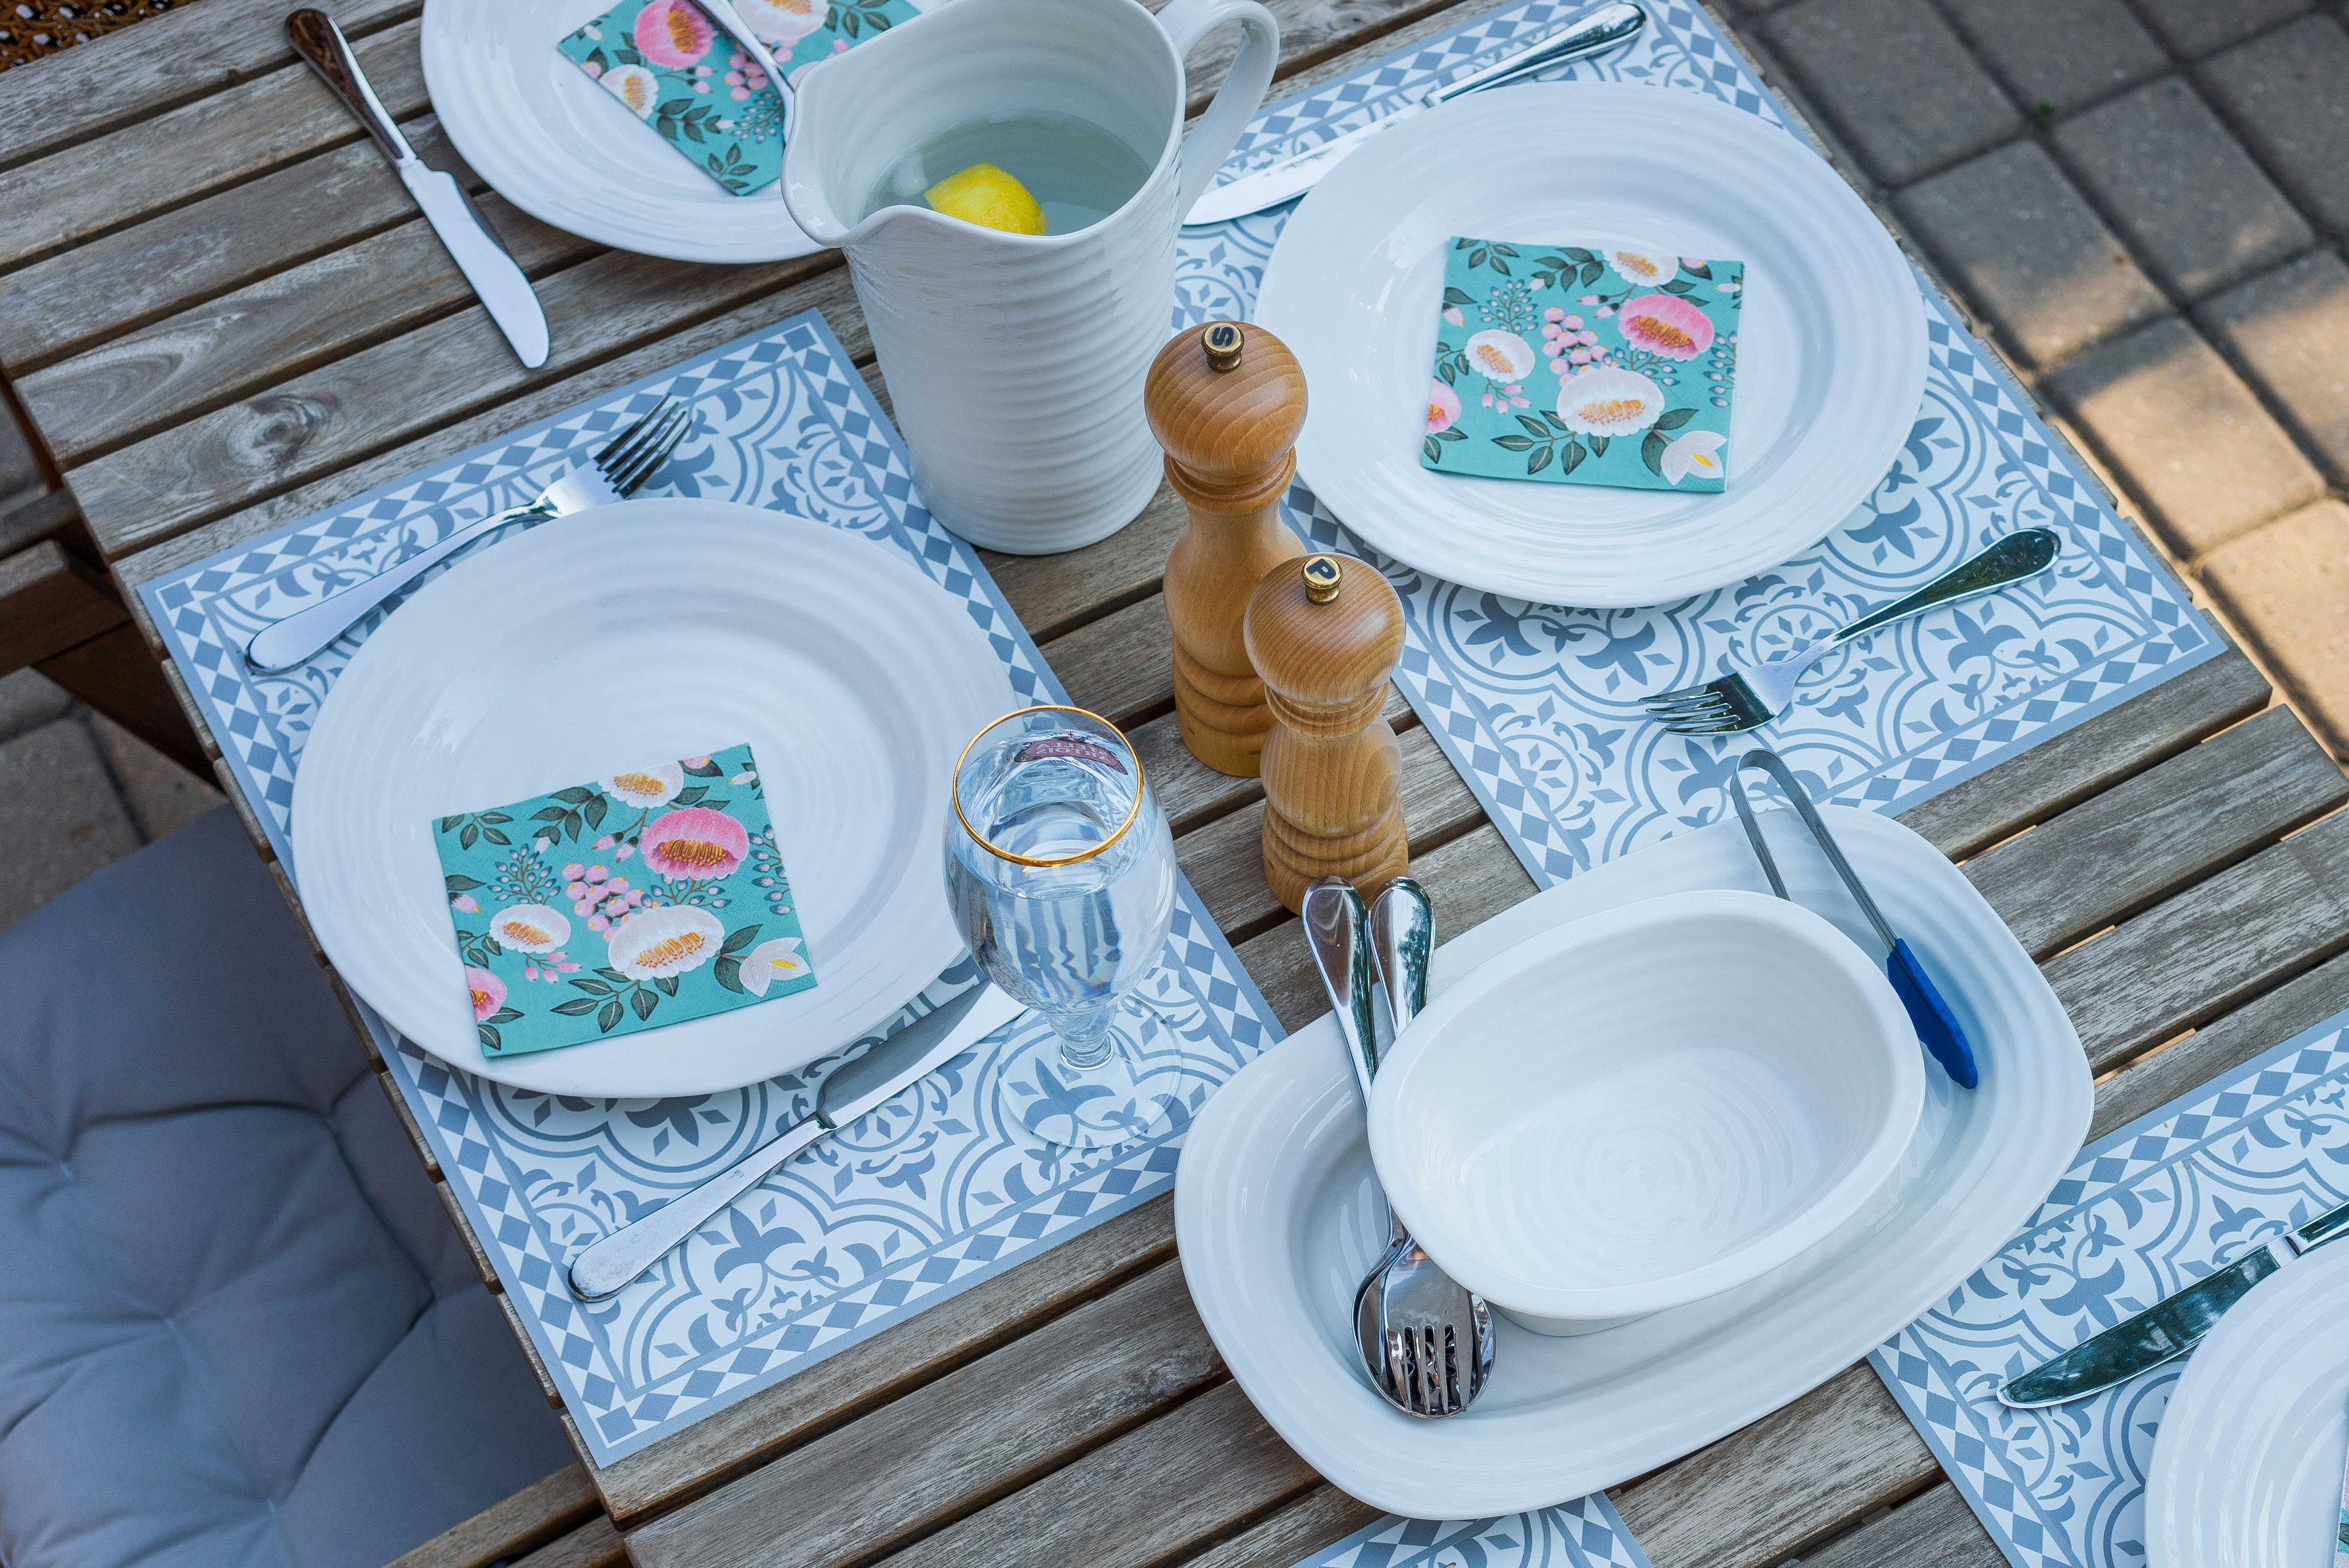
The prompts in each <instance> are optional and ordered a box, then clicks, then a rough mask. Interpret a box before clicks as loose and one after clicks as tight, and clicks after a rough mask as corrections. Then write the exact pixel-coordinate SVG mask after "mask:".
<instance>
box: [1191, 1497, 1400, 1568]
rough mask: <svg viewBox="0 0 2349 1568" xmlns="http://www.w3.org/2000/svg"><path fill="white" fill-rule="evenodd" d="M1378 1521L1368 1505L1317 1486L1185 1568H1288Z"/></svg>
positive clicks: (1377, 1512)
mask: <svg viewBox="0 0 2349 1568" xmlns="http://www.w3.org/2000/svg"><path fill="white" fill-rule="evenodd" d="M1384 1517H1385V1514H1384V1513H1383V1512H1382V1511H1381V1510H1378V1509H1375V1508H1372V1507H1371V1505H1370V1504H1369V1503H1366V1502H1362V1501H1358V1500H1356V1499H1354V1498H1350V1497H1348V1496H1347V1495H1346V1494H1345V1493H1344V1492H1342V1491H1340V1490H1338V1489H1337V1488H1336V1487H1333V1486H1323V1487H1320V1488H1318V1489H1317V1490H1312V1491H1309V1492H1307V1493H1306V1494H1305V1495H1304V1496H1303V1497H1300V1498H1299V1499H1298V1500H1297V1501H1295V1502H1292V1503H1289V1504H1288V1505H1287V1506H1286V1507H1284V1508H1281V1509H1279V1510H1278V1511H1275V1512H1273V1513H1272V1514H1270V1515H1268V1516H1267V1517H1266V1518H1264V1519H1261V1520H1258V1521H1257V1522H1256V1523H1254V1524H1252V1525H1250V1526H1248V1527H1247V1529H1246V1530H1243V1531H1241V1532H1239V1533H1238V1534H1237V1535H1235V1536H1233V1537H1232V1538H1231V1539H1229V1540H1228V1541H1226V1542H1223V1543H1221V1544H1220V1545H1217V1546H1213V1547H1210V1548H1208V1550H1207V1551H1206V1552H1205V1553H1203V1554H1202V1555H1200V1556H1197V1557H1195V1558H1193V1559H1192V1560H1191V1561H1190V1563H1188V1564H1187V1565H1186V1568H1290V1565H1291V1564H1292V1563H1299V1562H1301V1561H1303V1560H1304V1559H1305V1558H1307V1557H1309V1556H1311V1555H1312V1554H1313V1553H1314V1552H1319V1551H1320V1550H1321V1549H1322V1548H1323V1547H1326V1546H1328V1545H1330V1543H1331V1542H1338V1541H1343V1540H1344V1539H1346V1537H1348V1536H1349V1535H1351V1534H1353V1533H1354V1532H1356V1531H1358V1530H1361V1529H1362V1528H1364V1527H1365V1526H1367V1525H1371V1524H1373V1523H1375V1522H1377V1521H1379V1520H1381V1519H1383V1518H1384Z"/></svg>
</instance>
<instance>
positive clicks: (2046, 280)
mask: <svg viewBox="0 0 2349 1568" xmlns="http://www.w3.org/2000/svg"><path fill="white" fill-rule="evenodd" d="M1892 204H1893V208H1894V210H1895V211H1897V212H1898V213H1899V214H1900V217H1901V220H1902V221H1903V222H1904V223H1907V224H1908V225H1909V228H1910V229H1911V230H1913V231H1914V232H1915V234H1916V235H1917V237H1918V239H1919V240H1920V241H1921V242H1922V243H1923V244H1924V246H1925V248H1926V249H1927V250H1928V251H1929V252H1930V253H1931V254H1932V256H1933V259H1934V261H1935V262H1936V264H1937V265H1939V266H1940V269H1941V271H1942V273H1943V275H1945V276H1947V277H1948V278H1949V279H1950V281H1951V284H1952V285H1954V286H1956V287H1957V288H1958V289H1959V290H1960V291H1961V293H1962V294H1963V295H1964V296H1965V297H1966V298H1967V299H1968V300H1969V301H1971V303H1972V304H1973V305H1974V306H1975V308H1976V310H1977V311H1978V312H1979V313H1980V314H1981V315H1982V316H1984V317H1987V318H1988V319H1989V320H1990V322H1991V324H1992V326H1993V327H1996V328H1997V330H1998V332H1999V333H2000V335H2001V336H2002V337H2004V339H2005V340H2006V344H2007V347H2008V348H2011V349H2012V350H2013V351H2014V353H2015V354H2016V355H2018V356H2019V357H2020V358H2022V360H2023V363H2024V364H2025V365H2027V366H2030V367H2032V368H2033V369H2053V368H2054V367H2055V366H2058V365H2061V364H2063V363H2064V361H2065V360H2067V359H2070V358H2074V357H2075V356H2076V355H2078V354H2080V353H2081V352H2082V351H2084V350H2085V349H2088V348H2094V347H2095V345H2097V344H2099V343H2102V342H2104V341H2106V339H2107V338H2110V337H2116V336H2117V335H2118V334H2120V333H2122V332H2125V331H2127V329H2129V328H2130V327H2137V326H2141V325H2143V324H2144V323H2146V322H2147V321H2150V320H2152V319H2154V318H2155V317H2158V316H2163V315H2166V314H2168V310H2169V302H2168V299H2167V298H2165V297H2164V296H2163V295H2162V292H2161V290H2160V289H2158V288H2157V287H2155V286H2154V285H2153V280H2152V279H2150V278H2148V277H2147V276H2146V275H2145V274H2144V272H2143V271H2142V270H2141V269H2139V268H2138V266H2137V263H2135V262H2134V261H2132V260H2130V259H2129V254H2128V252H2127V249H2125V248H2124V247H2123V246H2122V244H2121V243H2120V241H2119V239H2118V238H2116V236H2115V235H2114V234H2113V232H2112V230H2111V229H2109V228H2107V227H2106V226H2105V221H2104V220H2103V219H2102V218H2100V217H2098V216H2097V215H2096V213H2095V209H2094V208H2093V207H2091V206H2089V205H2088V203H2087V202H2086V201H2085V200H2084V199H2083V198H2082V197H2081V195H2080V192H2078V190H2077V189H2075V187H2074V186H2073V184H2072V182H2071V181H2070V180H2068V179H2066V178H2065V177H2064V171H2062V170H2060V169H2058V168H2057V167H2056V166H2055V161H2054V159H2053V158H2051V157H2049V156H2048V154H2047V151H2046V149H2044V148H2043V147H2041V146H2039V145H2038V144H2037V143H2035V142H2031V141H2017V142H2013V143H2012V144H2010V145H2008V146H2005V147H2002V148H2000V149H1998V150H1997V151H1994V152H1985V153H1983V154H1982V156H1981V157H1979V158H1975V159H1972V160H1970V161H1967V162H1964V163H1961V164H1959V165H1958V166H1957V167H1956V168H1954V169H1951V170H1949V171H1945V172H1943V173H1940V174H1936V175H1934V176H1933V177H1932V178H1931V179H1930V180H1924V181H1920V182H1918V183H1916V184H1914V185H1911V186H1910V187H1909V189H1908V190H1906V191H1903V192H1900V193H1899V195H1898V196H1896V197H1894V198H1893V202H1892Z"/></svg>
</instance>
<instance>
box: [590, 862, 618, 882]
mask: <svg viewBox="0 0 2349 1568" xmlns="http://www.w3.org/2000/svg"><path fill="white" fill-rule="evenodd" d="M611 874H612V868H611V867H609V866H590V867H587V877H586V879H587V880H588V881H590V882H601V881H602V880H604V878H605V877H609V876H610V875H611Z"/></svg>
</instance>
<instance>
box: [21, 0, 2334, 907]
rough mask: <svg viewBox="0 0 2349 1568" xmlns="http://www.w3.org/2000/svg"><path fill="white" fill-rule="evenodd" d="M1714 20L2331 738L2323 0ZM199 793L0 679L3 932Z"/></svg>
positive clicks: (2330, 208)
mask: <svg viewBox="0 0 2349 1568" xmlns="http://www.w3.org/2000/svg"><path fill="white" fill-rule="evenodd" d="M133 8H134V7H130V6H129V5H126V6H125V7H123V11H124V13H125V14H126V15H127V13H128V12H129V10H130V9H133ZM1719 9H1720V10H1721V11H1722V12H1723V16H1724V17H1725V19H1726V20H1727V21H1729V22H1730V23H1731V24H1732V25H1733V27H1734V28H1735V29H1736V30H1737V32H1738V33H1739V36H1740V37H1741V38H1742V39H1743V40H1744V43H1745V44H1746V46H1747V47H1749V49H1751V51H1752V52H1753V54H1754V57H1755V59H1756V62H1757V63H1758V64H1759V65H1761V66H1762V67H1763V68H1764V71H1765V72H1767V73H1768V74H1769V76H1770V77H1771V78H1772V80H1773V82H1774V84H1775V85H1776V86H1777V87H1778V88H1780V89H1781V90H1782V91H1783V92H1785V93H1786V94H1787V95H1788V96H1789V97H1790V98H1791V99H1793V100H1794V101H1795V104H1796V105H1797V107H1799V108H1800V109H1802V110H1803V111H1804V112H1805V113H1806V115H1807V116H1809V117H1810V119H1812V121H1813V123H1814V125H1815V127H1816V129H1817V130H1818V131H1819V132H1820V134H1821V136H1822V138H1823V140H1825V141H1826V143H1827V144H1828V146H1829V148H1830V149H1831V151H1833V152H1834V154H1835V155H1836V157H1837V161H1838V162H1839V164H1840V165H1841V166H1842V167H1843V169H1844V170H1845V171H1846V172H1847V174H1848V175H1849V176H1850V177H1851V178H1852V179H1853V180H1854V182H1856V183H1857V184H1858V185H1859V186H1860V187H1861V188H1862V189H1863V190H1864V191H1865V192H1868V194H1869V196H1870V197H1871V198H1872V199H1874V200H1876V201H1877V202H1878V205H1879V207H1880V209H1881V210H1882V211H1884V212H1885V213H1886V214H1887V216H1888V218H1889V219H1890V220H1891V221H1892V222H1894V223H1896V224H1897V225H1898V226H1899V228H1900V229H1901V230H1902V232H1903V234H1904V236H1905V237H1906V238H1907V240H1908V241H1909V244H1910V245H1911V247H1912V249H1913V250H1914V251H1915V253H1916V254H1918V255H1919V256H1920V259H1922V260H1923V261H1924V262H1925V263H1926V264H1927V265H1929V266H1930V267H1932V268H1933V269H1934V270H1935V271H1936V272H1937V273H1938V274H1939V275H1940V277H1941V278H1942V279H1943V281H1944V282H1945V283H1946V284H1948V285H1949V286H1951V289H1952V291H1953V292H1954V293H1955V294H1956V296H1958V298H1959V300H1960V301H1961V303H1962V304H1963V305H1964V306H1966V307H1967V309H1968V310H1970V311H1971V312H1972V313H1973V314H1974V316H1975V317H1977V319H1979V320H1980V321H1981V322H1982V323H1983V324H1984V326H1985V327H1987V328H1988V329H1989V331H1990V332H1991V333H1992V336H1993V338H1994V341H1995V343H1996V345H1997V346H1998V347H1999V348H2001V350H2002V352H2003V353H2005V355H2006V356H2007V358H2008V359H2009V362H2010V363H2011V364H2012V365H2013V368H2014V369H2015V372H2016V374H2017V376H2018V378H2019V379H2021V380H2022V381H2023V384H2024V385H2025V386H2026V387H2027V388H2029V389H2031V390H2032V391H2033V393H2034V395H2036V396H2038V397H2039V398H2040V399H2041V400H2042V401H2043V402H2044V403H2045V404H2046V405H2047V406H2048V408H2049V409H2050V410H2051V412H2052V413H2053V414H2054V416H2055V418H2056V420H2057V422H2058V423H2059V424H2061V425H2063V426H2064V429H2065V430H2066V431H2067V432H2068V433H2070V434H2072V435H2073V436H2074V437H2075V440H2077V441H2079V442H2080V443H2081V444H2082V446H2083V448H2084V450H2085V452H2086V454H2087V455H2088V457H2089V458H2090V460H2091V461H2092V462H2095V464H2097V465H2098V467H2099V468H2100V469H2101V471H2102V472H2104V473H2105V474H2106V476H2107V478H2108V479H2109V480H2110V481H2111V482H2112V483H2113V484H2114V485H2115V487H2116V489H2117V490H2118V491H2119V493H2120V495H2121V499H2122V504H2123V505H2124V506H2125V507H2127V509H2128V510H2129V511H2131V512H2133V513H2134V514H2137V516H2139V517H2141V518H2143V519H2145V520H2146V522H2147V525H2148V529H2149V531H2150V532H2151V533H2152V534H2153V535H2154V536H2155V538H2156V540H2157V541H2158V543H2159V544H2160V545H2161V546H2162V547H2163V548H2164V549H2165V551H2167V552H2168V555H2169V556H2170V558H2171V559H2172V561H2173V562H2174V564H2176V565H2177V566H2178V567H2179V568H2180V570H2181V571H2183V572H2184V573H2185V574H2186V576H2188V578H2189V581H2191V582H2193V583H2194V584H2195V585H2196V586H2197V588H2198V592H2199V593H2200V594H2201V595H2202V596H2203V597H2205V598H2206V599H2207V601H2208V602H2209V604H2210V605H2211V607H2214V608H2215V609H2216V611H2217V612H2218V613H2219V614H2220V617H2221V618H2223V619H2225V620H2226V621H2227V622H2228V623H2229V624H2230V627H2231V628H2233V630H2234V631H2235V632H2236V633H2237V635H2238V636H2239V637H2240V639H2241V640H2242V641H2243V643H2244V645H2245V646H2246V648H2247V649H2250V651H2251V653H2252V655H2253V657H2254V658H2256V659H2259V660H2260V661H2261V663H2262V665H2264V666H2265V668H2266V669H2267V670H2268V672H2269V674H2270V675H2271V677H2273V678H2274V679H2275V680H2276V681H2277V683H2278V686H2279V688H2280V689H2281V690H2282V691H2283V692H2284V693H2285V694H2286V695H2287V696H2288V698H2289V699H2290V700H2291V701H2292V704H2293V705H2294V706H2295V707H2296V708H2297V709H2298V710H2299V711H2300V712H2301V714H2302V717H2303V718H2305V719H2306V720H2307V721H2308V722H2309V723H2310V725H2311V727H2312V728H2313V729H2314V730H2315V732H2317V733H2318V734H2319V735H2320V736H2321V737H2323V740H2324V741H2325V742H2326V743H2327V744H2328V745H2329V746H2330V747H2331V748H2332V749H2333V753H2334V754H2335V755H2336V756H2344V757H2349V508H2344V505H2343V502H2344V500H2349V265H2344V260H2343V246H2344V243H2349V0H2053V3H2051V0H1721V4H1720V5H1719ZM219 798H220V797H219V795H218V794H217V792H216V791H214V790H213V789H212V787H211V785H210V784H208V783H206V782H203V781H200V780H197V779H195V778H193V777H191V775H189V774H186V773H184V772H183V771H181V770H180V769H179V768H177V767H176V766H174V765H173V764H172V763H169V762H168V761H166V760H164V759H163V758H161V757H160V756H158V755H157V754H156V753H153V752H151V751H150V750H149V749H148V748H146V747H144V746H142V745H140V743H139V742H136V741H135V740H132V739H131V738H130V737H129V736H128V735H125V734H123V733H121V732H119V731H118V730H115V729H114V727H113V726H112V725H110V724H109V723H107V722H105V721H104V720H102V719H99V718H97V717H95V716H94V715H91V714H89V713H88V712H87V711H83V710H80V709H78V708H77V707H75V706H74V705H72V704H71V703H69V702H68V701H67V700H66V698H65V695H64V693H62V692H60V691H57V689H56V688H55V687H53V686H50V685H49V684H48V682H47V681H46V680H42V679H41V678H40V677H39V676H38V675H36V674H33V673H31V672H22V673H19V674H16V675H14V676H10V677H7V678H6V679H5V680H0V845H5V846H6V848H7V850H8V853H7V854H5V855H0V924H5V923H6V922H8V921H10V920H14V919H16V918H17V917H18V916H20V915H22V914H23V913H25V912H26V910H28V909H32V908H34V907H35V906H36V905H37V904H39V903H40V902H42V901H43V900H44V899H46V898H50V897H52V896H54V895H55V894H56V893H57V892H59V891H61V890H62V889H63V888H66V887H67V886H70V885H71V884H72V883H73V882H74V881H76V880H78V879H79V878H80V877H84V876H87V875H88V874H89V873H90V872H91V871H94V870H96V869H97V868H98V867H100V866H103V865H105V864H106V863H108V862H109V860H112V859H114V858H116V857H119V856H121V855H124V854H128V853H129V851H130V850H132V849H134V848H136V847H137V846H139V845H140V843H142V842H145V841H147V840H149V839H151V838H154V837H156V836H160V835H161V834H163V833H167V832H169V831H171V829H172V828H173V827H176V826H181V825H182V824H184V823H185V822H187V821H189V820H191V818H192V817H193V816H195V815H201V814H202V812H203V811H204V810H207V809H209V808H210V807H211V806H212V805H216V804H218V801H219Z"/></svg>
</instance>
